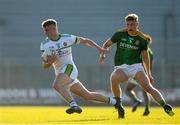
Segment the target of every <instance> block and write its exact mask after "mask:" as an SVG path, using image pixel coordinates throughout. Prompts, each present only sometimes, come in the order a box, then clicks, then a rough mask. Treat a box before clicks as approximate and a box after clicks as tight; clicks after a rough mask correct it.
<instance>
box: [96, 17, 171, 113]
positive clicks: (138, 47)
mask: <svg viewBox="0 0 180 125" xmlns="http://www.w3.org/2000/svg"><path fill="white" fill-rule="evenodd" d="M125 21H126V28H125V29H122V30H118V31H117V32H115V34H114V35H113V36H112V37H111V38H110V39H108V40H106V42H105V43H104V44H103V48H104V49H108V50H109V48H110V47H111V46H112V44H116V48H117V49H116V54H115V59H114V61H115V68H114V71H113V72H112V74H111V89H112V92H113V94H114V96H115V97H116V98H119V99H120V102H121V95H122V94H121V88H120V87H119V85H120V84H122V83H124V82H126V81H128V79H129V78H132V79H134V80H136V81H137V83H138V84H139V85H140V86H141V88H142V89H143V90H144V91H146V92H148V93H149V94H150V95H151V96H152V97H153V99H154V100H155V101H156V102H157V103H158V104H159V105H160V106H162V107H163V108H164V111H165V112H166V113H167V114H168V115H170V116H173V115H174V112H173V111H172V107H171V105H169V104H167V103H166V101H165V100H164V98H163V96H162V95H161V93H160V92H159V91H158V90H157V89H156V88H154V87H153V86H152V84H151V83H153V82H154V78H153V77H152V75H151V70H150V59H149V54H148V51H147V50H148V43H149V41H148V40H149V39H148V38H147V36H146V35H145V34H144V33H142V32H140V31H139V29H138V25H139V22H138V16H137V15H136V14H129V15H127V16H126V17H125ZM105 57H106V54H105V53H104V54H100V58H99V63H100V64H104V61H105ZM143 64H144V68H145V71H146V72H145V71H144V68H143ZM121 103H122V102H121ZM121 106H122V104H121ZM121 108H122V109H123V107H121Z"/></svg>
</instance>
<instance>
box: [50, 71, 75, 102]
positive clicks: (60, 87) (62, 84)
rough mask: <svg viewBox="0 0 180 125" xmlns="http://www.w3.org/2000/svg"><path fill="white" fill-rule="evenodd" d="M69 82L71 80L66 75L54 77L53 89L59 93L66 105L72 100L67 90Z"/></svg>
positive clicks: (61, 74)
mask: <svg viewBox="0 0 180 125" xmlns="http://www.w3.org/2000/svg"><path fill="white" fill-rule="evenodd" d="M71 82H72V80H71V79H70V78H69V77H68V76H67V75H66V74H63V73H60V74H59V75H58V76H56V78H55V80H54V84H53V88H54V89H55V90H56V91H57V92H58V93H60V94H61V95H62V97H63V98H64V99H65V100H66V101H67V102H68V103H70V102H71V101H72V100H74V99H73V97H72V95H71V93H70V92H69V90H68V88H67V85H68V84H69V83H71Z"/></svg>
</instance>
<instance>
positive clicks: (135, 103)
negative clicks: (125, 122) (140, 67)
mask: <svg viewBox="0 0 180 125" xmlns="http://www.w3.org/2000/svg"><path fill="white" fill-rule="evenodd" d="M151 42H152V40H151V38H150V43H151ZM148 54H149V57H150V69H151V71H152V65H153V52H152V50H151V49H150V48H148ZM136 86H138V83H137V82H136V81H135V80H134V79H132V78H130V79H129V80H128V82H127V86H126V88H125V93H126V95H127V96H128V97H129V98H130V99H131V100H132V101H133V106H132V107H133V108H132V112H135V111H136V109H137V107H138V106H139V105H141V103H142V101H141V100H140V99H139V98H138V97H137V96H136V92H135V91H134V90H133V89H134V88H135V87H136ZM141 91H142V95H143V98H144V103H145V110H144V113H143V116H147V115H149V113H150V110H149V107H150V97H149V95H148V93H147V92H146V91H144V90H143V89H141Z"/></svg>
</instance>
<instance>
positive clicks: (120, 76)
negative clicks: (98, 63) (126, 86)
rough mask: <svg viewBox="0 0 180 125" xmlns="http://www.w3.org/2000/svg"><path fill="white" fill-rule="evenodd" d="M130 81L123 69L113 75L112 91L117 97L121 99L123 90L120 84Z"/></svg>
mask: <svg viewBox="0 0 180 125" xmlns="http://www.w3.org/2000/svg"><path fill="white" fill-rule="evenodd" d="M127 80H128V77H127V75H126V74H125V73H124V72H123V70H122V69H117V70H115V71H114V72H112V74H111V90H112V92H113V94H114V96H115V97H121V88H120V87H119V85H120V84H122V83H124V82H126V81H127Z"/></svg>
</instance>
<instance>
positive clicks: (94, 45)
mask: <svg viewBox="0 0 180 125" xmlns="http://www.w3.org/2000/svg"><path fill="white" fill-rule="evenodd" d="M79 43H80V44H83V45H86V46H88V47H92V48H96V50H97V51H98V52H99V53H100V54H101V53H107V52H108V51H107V50H105V49H103V48H101V47H100V46H99V45H98V44H97V43H95V42H94V41H93V40H91V39H88V38H83V37H80V38H79Z"/></svg>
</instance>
